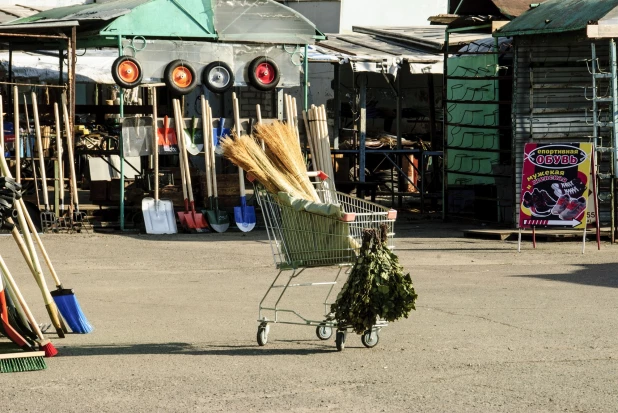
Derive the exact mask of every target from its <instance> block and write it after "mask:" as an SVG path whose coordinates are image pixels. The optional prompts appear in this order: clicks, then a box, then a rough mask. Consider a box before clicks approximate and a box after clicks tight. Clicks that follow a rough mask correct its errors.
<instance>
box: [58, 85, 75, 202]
mask: <svg viewBox="0 0 618 413" xmlns="http://www.w3.org/2000/svg"><path fill="white" fill-rule="evenodd" d="M62 117H63V119H64V130H65V133H66V135H67V136H66V138H67V148H68V150H69V170H70V171H71V191H72V193H73V202H74V203H75V206H76V207H77V209H79V198H78V196H77V177H76V175H75V155H74V154H73V148H74V145H75V142H74V141H73V131H72V130H71V123H70V122H69V111H68V109H67V103H66V95H64V94H63V97H62Z"/></svg>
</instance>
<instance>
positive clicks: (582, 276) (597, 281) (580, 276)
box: [514, 264, 618, 288]
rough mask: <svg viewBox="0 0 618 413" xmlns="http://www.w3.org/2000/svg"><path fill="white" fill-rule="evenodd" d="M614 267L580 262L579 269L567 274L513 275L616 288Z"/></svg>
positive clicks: (615, 267) (616, 280)
mask: <svg viewBox="0 0 618 413" xmlns="http://www.w3.org/2000/svg"><path fill="white" fill-rule="evenodd" d="M616 269H617V266H616V264H581V265H580V269H578V270H576V271H574V272H571V273H568V274H547V275H543V274H526V275H515V276H514V277H520V278H536V279H542V280H548V281H559V282H567V283H574V284H582V285H590V286H596V287H611V288H618V271H616Z"/></svg>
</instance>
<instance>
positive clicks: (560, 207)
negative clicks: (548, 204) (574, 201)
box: [551, 195, 571, 215]
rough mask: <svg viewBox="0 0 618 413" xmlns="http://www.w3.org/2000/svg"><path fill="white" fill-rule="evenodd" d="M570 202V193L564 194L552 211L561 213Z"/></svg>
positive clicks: (557, 213)
mask: <svg viewBox="0 0 618 413" xmlns="http://www.w3.org/2000/svg"><path fill="white" fill-rule="evenodd" d="M569 202H571V197H570V196H568V195H562V196H561V197H560V198H558V202H556V205H554V207H553V208H552V209H551V213H552V214H554V215H560V213H561V212H562V211H564V210H565V209H566V207H567V205H569Z"/></svg>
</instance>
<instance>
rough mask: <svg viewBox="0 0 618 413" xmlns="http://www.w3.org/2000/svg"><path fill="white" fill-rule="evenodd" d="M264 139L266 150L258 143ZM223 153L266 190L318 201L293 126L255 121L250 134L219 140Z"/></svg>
mask: <svg viewBox="0 0 618 413" xmlns="http://www.w3.org/2000/svg"><path fill="white" fill-rule="evenodd" d="M256 139H259V140H260V141H262V142H264V144H265V146H266V150H265V151H264V150H263V149H262V147H261V146H260V145H259V144H258V141H257V140H256ZM221 146H222V148H223V153H224V155H225V156H226V157H227V158H228V159H230V160H231V161H232V162H234V163H235V164H236V165H238V166H240V167H241V168H242V169H244V170H245V171H247V172H248V173H250V174H251V175H253V176H254V177H255V178H256V179H257V180H258V181H259V182H260V183H261V184H262V185H264V187H265V188H266V190H267V191H268V192H271V193H274V194H276V193H278V192H287V193H289V194H290V195H292V196H294V197H297V198H303V199H306V200H309V201H313V202H321V201H320V198H319V196H318V194H317V192H316V190H315V188H314V187H313V184H312V183H311V181H310V180H309V177H308V175H307V168H306V166H305V159H304V157H303V154H302V152H301V150H300V146H299V144H298V137H297V135H296V132H295V130H294V129H292V128H290V127H289V126H288V125H286V124H284V123H281V122H274V123H272V124H263V123H262V124H258V125H256V127H255V133H254V135H253V136H249V135H238V133H237V132H236V133H234V136H233V137H231V138H226V139H223V140H222V141H221Z"/></svg>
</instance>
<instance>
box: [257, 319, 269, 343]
mask: <svg viewBox="0 0 618 413" xmlns="http://www.w3.org/2000/svg"><path fill="white" fill-rule="evenodd" d="M257 343H258V345H259V346H260V347H262V346H265V345H266V343H268V324H260V326H259V327H258V331H257Z"/></svg>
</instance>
